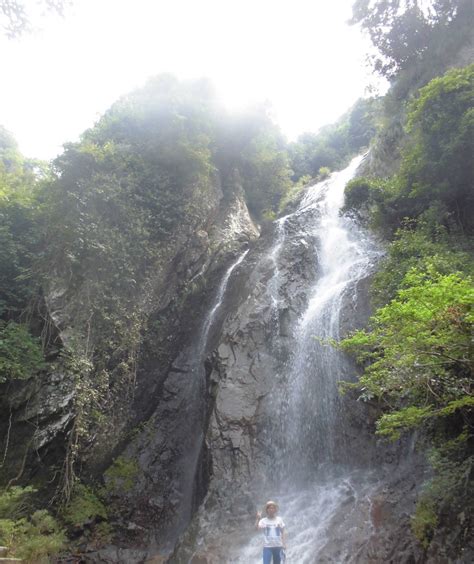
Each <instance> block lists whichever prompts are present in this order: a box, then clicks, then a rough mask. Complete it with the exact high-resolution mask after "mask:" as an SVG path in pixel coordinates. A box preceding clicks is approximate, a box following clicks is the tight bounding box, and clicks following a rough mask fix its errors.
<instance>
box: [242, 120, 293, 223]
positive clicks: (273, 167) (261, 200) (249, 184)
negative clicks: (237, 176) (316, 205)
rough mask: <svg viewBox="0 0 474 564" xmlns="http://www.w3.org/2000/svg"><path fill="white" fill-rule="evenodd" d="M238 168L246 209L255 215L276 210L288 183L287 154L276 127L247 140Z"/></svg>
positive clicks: (289, 179) (289, 183)
mask: <svg viewBox="0 0 474 564" xmlns="http://www.w3.org/2000/svg"><path fill="white" fill-rule="evenodd" d="M241 170H242V179H243V184H244V189H245V192H246V194H247V197H248V204H249V208H250V210H251V211H252V212H254V213H255V214H257V215H260V214H261V213H262V211H263V210H264V209H270V210H273V211H276V210H277V209H278V204H279V202H280V200H281V198H282V197H283V196H284V195H285V194H286V193H287V192H288V190H289V189H290V187H291V178H290V176H291V172H290V168H289V161H288V155H287V153H286V150H285V148H284V146H283V143H282V141H281V139H279V135H278V133H277V132H276V131H271V130H269V131H266V132H265V133H262V134H259V135H258V136H257V137H255V138H254V139H252V140H251V142H250V143H249V144H248V145H247V147H246V148H245V149H244V151H243V152H242V164H241Z"/></svg>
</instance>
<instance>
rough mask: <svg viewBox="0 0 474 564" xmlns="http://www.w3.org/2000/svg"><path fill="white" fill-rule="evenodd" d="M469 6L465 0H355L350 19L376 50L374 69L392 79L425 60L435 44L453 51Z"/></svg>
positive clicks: (463, 37) (461, 35)
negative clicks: (364, 32) (367, 37)
mask: <svg viewBox="0 0 474 564" xmlns="http://www.w3.org/2000/svg"><path fill="white" fill-rule="evenodd" d="M471 9H472V6H471V4H470V2H469V0H457V1H448V2H446V1H445V0H431V1H429V2H423V1H421V0H414V1H410V2H407V1H404V0H393V1H390V2H386V1H385V0H375V1H369V0H356V1H355V2H354V4H353V8H352V10H353V17H352V23H353V24H360V25H361V26H362V28H363V29H364V30H365V31H367V32H368V34H369V36H370V39H371V41H372V43H373V45H374V47H375V48H376V49H377V51H378V54H376V55H373V56H372V57H371V61H372V64H373V66H374V69H375V70H376V71H377V72H379V73H380V74H382V75H383V76H386V77H387V78H390V79H393V78H395V77H396V76H397V75H398V74H399V73H400V71H403V70H408V69H411V68H413V67H417V66H418V65H421V64H426V59H427V54H431V52H433V51H434V52H437V51H438V49H439V44H441V45H442V46H443V49H444V50H448V51H449V52H450V53H451V54H452V53H453V52H456V50H457V49H459V46H460V44H462V42H463V41H464V40H466V37H469V22H470V20H471ZM445 38H447V39H450V41H446V42H443V39H445Z"/></svg>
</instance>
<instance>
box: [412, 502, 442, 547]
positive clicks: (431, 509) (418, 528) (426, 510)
mask: <svg viewBox="0 0 474 564" xmlns="http://www.w3.org/2000/svg"><path fill="white" fill-rule="evenodd" d="M437 524H438V515H437V513H436V506H435V504H434V502H433V501H432V500H430V499H426V500H425V499H423V500H420V501H419V502H418V503H417V504H416V509H415V513H414V515H413V516H412V518H411V528H412V531H413V534H414V535H415V537H416V538H417V539H418V540H419V541H420V543H421V545H422V546H423V548H425V549H426V548H428V546H429V545H430V541H431V538H432V536H433V533H434V531H435V529H436V526H437Z"/></svg>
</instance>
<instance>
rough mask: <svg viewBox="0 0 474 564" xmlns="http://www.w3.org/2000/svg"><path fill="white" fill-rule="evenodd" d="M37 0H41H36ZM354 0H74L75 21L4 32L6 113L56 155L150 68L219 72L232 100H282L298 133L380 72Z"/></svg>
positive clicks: (185, 73)
mask: <svg viewBox="0 0 474 564" xmlns="http://www.w3.org/2000/svg"><path fill="white" fill-rule="evenodd" d="M30 1H32V2H33V1H34V0H30ZM352 3H353V0H337V1H332V2H329V1H324V0H319V1H318V0H291V1H290V0H284V1H283V0H251V1H250V0H238V1H235V0H74V3H73V7H72V8H71V9H70V10H69V11H68V13H67V16H66V18H65V19H64V20H62V19H60V18H58V17H49V18H48V19H45V20H43V22H42V30H41V31H37V32H35V33H34V34H32V35H30V36H26V37H23V38H21V39H17V40H14V41H12V40H7V39H5V38H2V39H0V49H1V53H2V75H3V83H2V87H1V89H0V123H1V124H3V125H4V126H6V127H7V128H8V129H9V130H10V131H12V133H13V134H14V135H15V137H16V138H17V140H18V142H19V144H20V149H21V150H22V151H23V152H24V153H25V154H26V155H27V156H31V157H41V158H52V157H54V156H55V155H56V154H57V153H58V152H59V151H60V150H61V145H62V143H64V142H66V141H72V140H76V139H77V137H78V135H79V134H80V133H81V132H82V131H83V130H84V129H86V128H87V127H89V126H91V125H92V124H93V123H94V122H95V121H96V120H97V118H98V116H99V115H100V114H101V113H102V112H104V111H105V110H106V109H107V108H108V107H109V106H110V105H111V104H112V103H113V102H114V101H115V100H116V99H117V98H118V97H119V96H120V95H121V94H124V93H126V92H128V91H130V90H132V89H134V88H136V87H138V86H141V85H142V84H143V83H144V82H145V81H146V79H147V78H148V77H150V76H153V75H155V74H158V73H161V72H172V73H173V74H175V75H177V76H178V77H179V78H195V77H201V76H207V77H209V78H211V80H212V81H213V83H214V84H215V87H216V89H217V92H218V94H219V96H220V98H221V99H222V101H223V102H224V104H226V105H227V106H228V107H229V108H237V107H240V106H245V105H247V104H249V103H252V102H257V101H263V100H270V101H271V103H272V105H273V108H274V113H275V116H276V119H277V121H278V123H279V124H280V125H281V127H282V129H283V131H284V132H285V133H286V135H287V136H288V137H289V138H290V139H293V138H295V137H296V136H297V135H298V134H300V133H302V132H303V131H316V130H317V129H318V128H319V127H320V126H322V125H324V124H326V123H330V122H331V121H334V120H335V119H336V118H337V117H338V116H339V115H341V114H342V113H343V112H344V111H345V110H346V109H347V108H348V107H349V106H350V105H351V104H352V103H353V102H354V101H355V100H356V99H357V98H358V97H360V96H362V95H364V88H365V86H366V85H367V83H368V81H369V75H368V71H367V69H366V68H365V65H364V58H365V53H366V51H367V48H368V44H367V41H366V40H365V39H364V38H363V37H362V36H361V34H360V32H359V31H358V30H357V29H356V28H353V27H349V26H348V25H347V23H346V22H347V20H348V19H349V17H350V15H351V5H352Z"/></svg>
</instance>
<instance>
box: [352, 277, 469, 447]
mask: <svg viewBox="0 0 474 564" xmlns="http://www.w3.org/2000/svg"><path fill="white" fill-rule="evenodd" d="M473 300H474V291H473V289H472V281H471V279H470V277H462V276H460V275H458V274H449V275H446V274H440V273H439V272H437V271H436V270H435V269H434V267H429V268H428V269H427V270H426V271H420V270H418V269H415V268H414V269H411V270H409V271H408V272H407V274H406V275H405V276H404V278H403V280H402V282H401V288H400V290H399V291H398V292H397V296H396V297H395V298H394V299H393V300H392V301H391V302H390V303H389V304H388V305H386V306H384V307H382V308H380V309H379V310H377V312H376V313H375V315H374V316H373V317H372V319H371V326H370V327H371V328H370V330H361V331H357V332H356V333H354V334H353V335H352V336H351V337H349V338H347V339H345V340H344V341H342V343H341V345H342V347H343V349H344V350H346V351H348V352H352V353H354V354H355V355H356V356H357V359H358V360H359V362H368V363H369V364H368V366H367V367H366V369H365V373H364V375H363V376H362V377H361V379H360V383H359V385H360V387H361V389H362V398H364V399H370V398H372V397H376V398H378V399H383V400H384V401H385V402H386V403H387V404H388V405H389V406H390V408H391V410H393V411H394V413H393V414H390V415H388V416H385V417H384V418H383V419H382V420H381V421H380V423H379V432H380V433H382V434H384V435H388V436H392V437H394V438H396V437H397V436H398V435H399V430H400V428H409V427H414V426H420V425H421V424H422V423H423V422H424V421H425V420H426V419H427V417H428V415H429V418H430V419H433V418H436V417H442V416H444V415H446V414H448V412H449V409H450V406H451V407H452V408H455V409H459V411H461V412H462V413H464V412H469V410H470V409H471V407H472V406H471V403H470V400H466V396H469V394H470V393H471V392H470V389H471V383H472V380H471V378H472V368H473V367H472V359H471V357H470V347H471V342H470V340H471V331H472V313H471V312H470V307H471V306H472V303H473ZM459 400H463V401H461V402H459V403H455V404H452V405H451V402H453V401H456V402H458V401H459ZM407 404H408V406H407ZM443 409H444V410H448V411H444V412H443Z"/></svg>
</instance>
